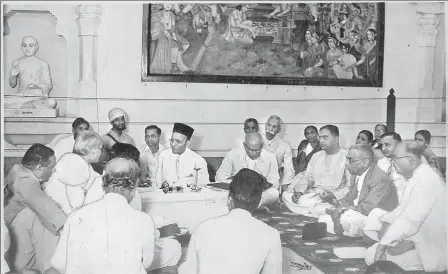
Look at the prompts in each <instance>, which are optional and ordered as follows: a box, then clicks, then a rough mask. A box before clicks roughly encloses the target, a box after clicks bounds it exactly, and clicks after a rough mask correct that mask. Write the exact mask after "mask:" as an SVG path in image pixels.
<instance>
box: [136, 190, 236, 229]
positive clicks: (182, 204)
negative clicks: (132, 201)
mask: <svg viewBox="0 0 448 274" xmlns="http://www.w3.org/2000/svg"><path fill="white" fill-rule="evenodd" d="M139 191H140V194H141V197H142V210H143V211H144V212H146V213H149V214H151V215H153V216H163V217H164V218H166V219H167V220H170V221H172V222H175V223H177V224H178V225H179V227H185V228H187V229H188V230H191V229H193V228H195V227H196V226H197V225H198V224H199V223H201V222H202V221H205V220H207V219H210V218H213V217H218V216H222V215H225V214H227V213H228V212H229V210H228V208H227V197H228V191H217V190H212V189H209V188H207V187H203V188H202V190H201V191H199V192H194V191H191V190H184V192H178V193H175V192H173V193H167V194H165V193H164V192H163V191H162V190H160V189H158V190H155V191H154V190H153V191H151V190H150V189H145V188H139Z"/></svg>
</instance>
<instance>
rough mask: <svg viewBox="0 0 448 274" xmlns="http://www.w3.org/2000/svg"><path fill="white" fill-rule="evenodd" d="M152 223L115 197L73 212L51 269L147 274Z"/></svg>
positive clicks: (111, 195)
mask: <svg viewBox="0 0 448 274" xmlns="http://www.w3.org/2000/svg"><path fill="white" fill-rule="evenodd" d="M155 232H156V228H155V226H154V221H153V220H152V218H151V216H150V215H148V214H145V213H144V212H141V211H137V210H135V209H133V208H132V207H131V206H130V205H129V204H128V202H127V201H126V199H125V198H124V197H123V196H121V195H119V194H115V193H109V194H107V195H106V196H105V197H104V199H102V200H100V201H98V202H97V203H93V204H91V205H88V206H85V207H83V208H81V209H79V210H78V211H76V212H73V213H72V214H71V215H70V216H69V218H68V219H67V222H66V223H65V226H64V230H63V232H62V235H61V238H60V241H59V244H58V247H57V249H56V252H55V254H54V256H53V259H52V266H53V267H54V268H55V269H56V270H58V271H59V272H60V273H67V274H70V273H80V274H89V273H92V274H96V273H117V274H122V273H134V274H146V271H145V269H147V268H149V267H150V265H151V263H152V260H153V257H154V247H155Z"/></svg>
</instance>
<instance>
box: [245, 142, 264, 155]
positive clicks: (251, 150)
mask: <svg viewBox="0 0 448 274" xmlns="http://www.w3.org/2000/svg"><path fill="white" fill-rule="evenodd" d="M244 148H245V149H246V151H247V152H252V153H260V152H261V148H260V149H250V148H248V147H247V145H246V144H244Z"/></svg>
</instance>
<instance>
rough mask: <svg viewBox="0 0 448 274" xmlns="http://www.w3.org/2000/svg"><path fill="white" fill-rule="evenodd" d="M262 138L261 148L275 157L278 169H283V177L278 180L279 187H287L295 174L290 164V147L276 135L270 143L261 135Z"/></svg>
mask: <svg viewBox="0 0 448 274" xmlns="http://www.w3.org/2000/svg"><path fill="white" fill-rule="evenodd" d="M262 136H263V148H264V149H266V150H267V151H269V152H271V153H273V154H274V155H275V157H276V158H277V165H278V167H279V168H280V167H283V175H282V177H281V178H280V185H289V184H290V183H291V180H292V178H294V175H295V174H296V173H295V170H294V165H293V164H292V149H291V146H290V145H289V144H288V143H287V142H285V141H284V140H283V139H281V138H280V137H279V136H278V135H276V136H275V137H274V139H272V140H270V141H269V140H268V139H267V138H266V135H264V134H263V135H262Z"/></svg>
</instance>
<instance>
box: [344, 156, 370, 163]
mask: <svg viewBox="0 0 448 274" xmlns="http://www.w3.org/2000/svg"><path fill="white" fill-rule="evenodd" d="M365 159H366V158H362V159H353V158H352V157H345V160H346V161H348V162H349V163H354V162H359V161H362V160H365Z"/></svg>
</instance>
